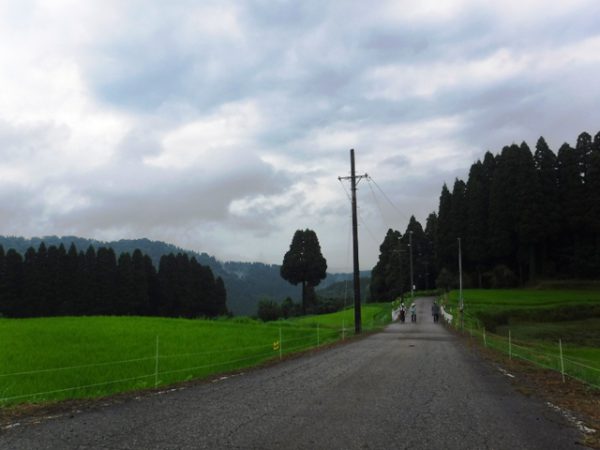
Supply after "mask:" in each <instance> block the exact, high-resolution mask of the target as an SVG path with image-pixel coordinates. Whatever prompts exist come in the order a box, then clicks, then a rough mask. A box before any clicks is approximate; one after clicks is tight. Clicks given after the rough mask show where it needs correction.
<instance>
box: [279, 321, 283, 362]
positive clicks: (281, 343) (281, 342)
mask: <svg viewBox="0 0 600 450" xmlns="http://www.w3.org/2000/svg"><path fill="white" fill-rule="evenodd" d="M282 349H283V339H282V338H281V327H279V359H281V350H282Z"/></svg>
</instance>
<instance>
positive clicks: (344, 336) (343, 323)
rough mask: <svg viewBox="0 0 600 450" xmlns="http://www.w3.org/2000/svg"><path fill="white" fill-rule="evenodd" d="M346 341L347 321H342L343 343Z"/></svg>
mask: <svg viewBox="0 0 600 450" xmlns="http://www.w3.org/2000/svg"><path fill="white" fill-rule="evenodd" d="M345 339H346V319H342V341H344V340H345Z"/></svg>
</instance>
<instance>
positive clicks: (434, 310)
mask: <svg viewBox="0 0 600 450" xmlns="http://www.w3.org/2000/svg"><path fill="white" fill-rule="evenodd" d="M431 315H432V316H433V323H438V321H439V320H440V305H438V304H437V302H436V301H434V302H433V305H431Z"/></svg>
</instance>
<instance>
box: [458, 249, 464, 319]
mask: <svg viewBox="0 0 600 450" xmlns="http://www.w3.org/2000/svg"><path fill="white" fill-rule="evenodd" d="M458 287H459V289H458V302H459V308H460V328H461V330H462V329H463V327H464V323H465V321H464V309H465V304H464V301H463V293H462V252H461V246H460V238H458Z"/></svg>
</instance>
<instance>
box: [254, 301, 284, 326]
mask: <svg viewBox="0 0 600 450" xmlns="http://www.w3.org/2000/svg"><path fill="white" fill-rule="evenodd" d="M279 317H281V308H280V307H279V305H278V304H277V303H275V302H274V301H273V300H261V301H260V302H259V303H258V318H259V319H260V320H262V321H264V322H269V321H271V320H277V319H279Z"/></svg>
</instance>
